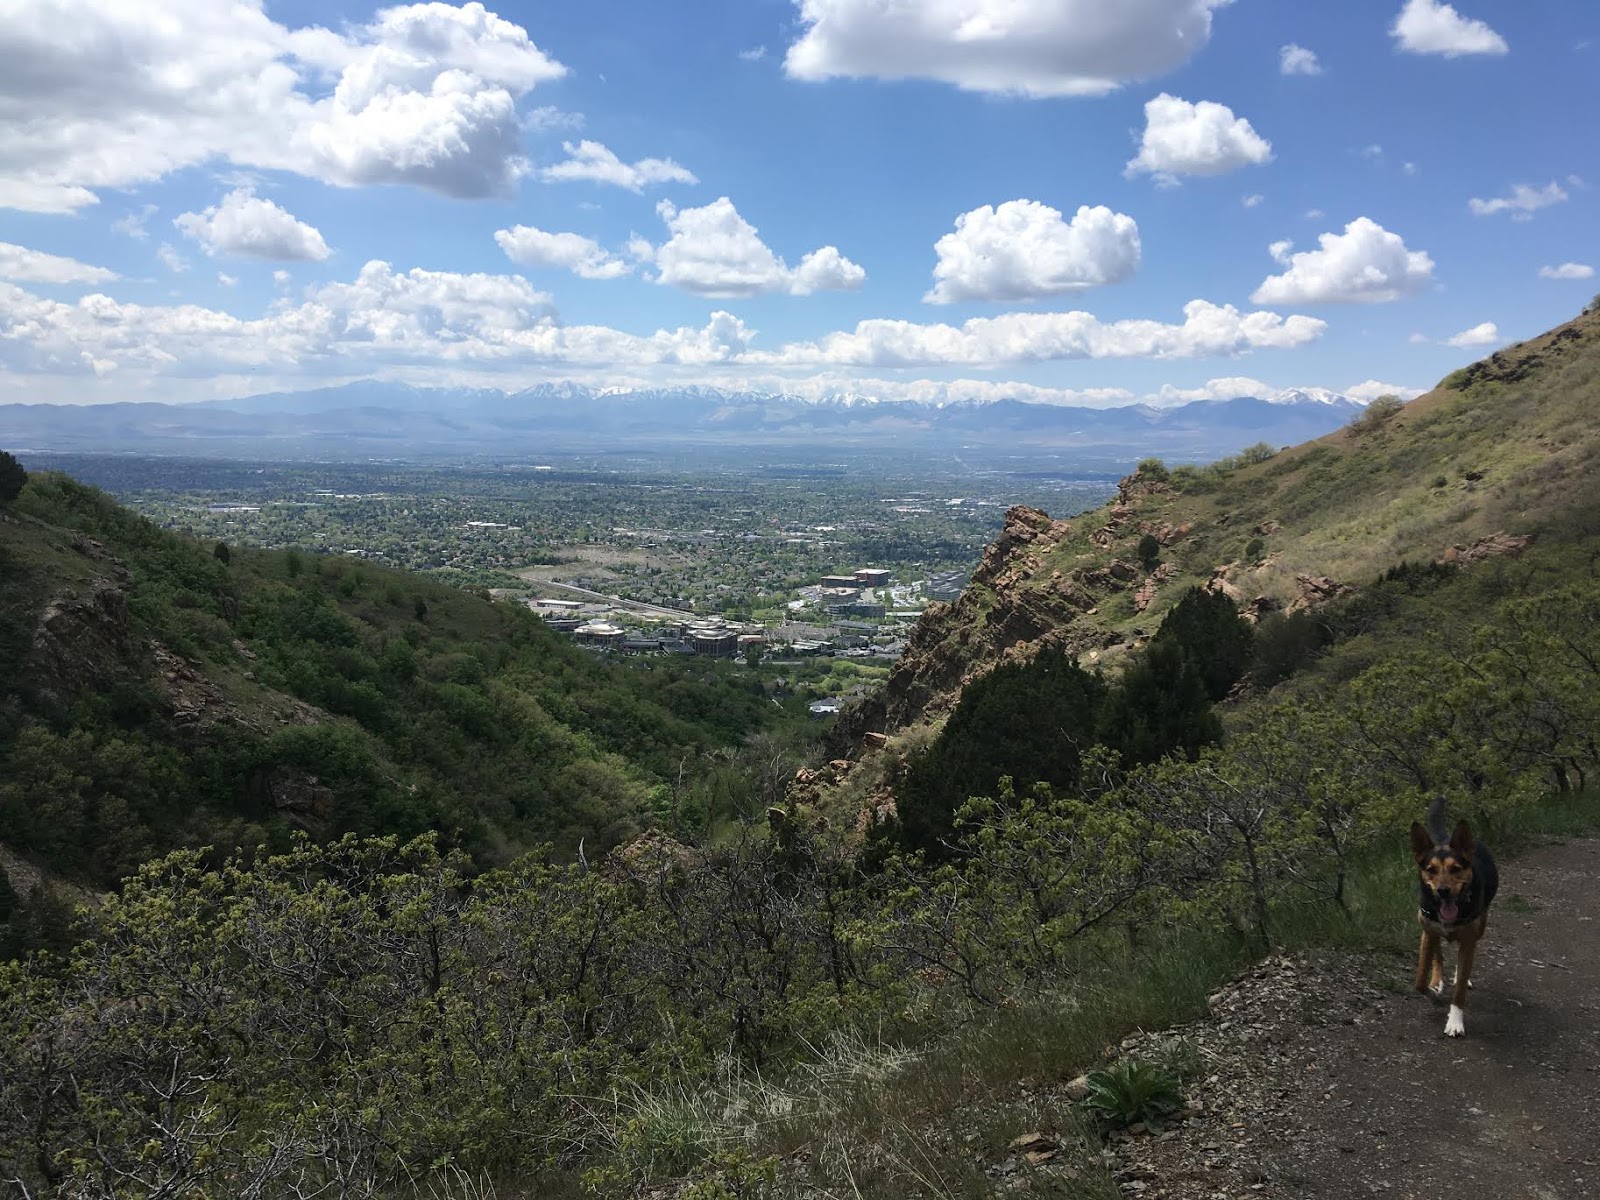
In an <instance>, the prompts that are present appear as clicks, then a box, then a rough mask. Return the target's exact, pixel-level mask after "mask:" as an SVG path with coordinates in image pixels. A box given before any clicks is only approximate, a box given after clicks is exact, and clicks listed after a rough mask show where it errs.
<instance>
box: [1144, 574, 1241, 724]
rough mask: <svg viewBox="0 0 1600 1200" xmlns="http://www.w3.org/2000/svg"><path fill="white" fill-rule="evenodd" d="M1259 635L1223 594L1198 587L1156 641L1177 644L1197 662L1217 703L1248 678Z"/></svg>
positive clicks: (1164, 624) (1165, 622) (1174, 610)
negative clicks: (1256, 639)
mask: <svg viewBox="0 0 1600 1200" xmlns="http://www.w3.org/2000/svg"><path fill="white" fill-rule="evenodd" d="M1254 636H1255V633H1254V630H1253V629H1252V628H1251V626H1250V622H1248V621H1246V620H1245V619H1244V618H1243V617H1241V616H1240V615H1239V610H1238V609H1237V608H1235V607H1234V606H1233V601H1232V600H1230V599H1228V597H1227V596H1225V595H1223V594H1222V593H1221V592H1212V591H1208V590H1206V589H1205V588H1199V587H1194V588H1190V589H1189V590H1188V591H1187V592H1185V593H1184V595H1183V598H1182V599H1181V600H1179V601H1178V603H1177V604H1176V605H1174V606H1173V608H1172V611H1171V612H1169V613H1168V614H1167V616H1166V619H1165V620H1163V621H1162V622H1161V628H1160V629H1158V630H1156V636H1155V638H1154V639H1153V641H1155V642H1171V643H1174V644H1175V645H1177V646H1178V647H1179V648H1180V649H1181V650H1182V651H1183V652H1184V653H1185V654H1186V655H1187V656H1188V657H1189V659H1190V661H1191V662H1193V663H1194V665H1195V668H1196V669H1197V670H1198V671H1199V673H1200V678H1201V680H1202V682H1203V683H1204V684H1205V691H1206V695H1207V696H1209V697H1210V698H1211V700H1212V701H1213V702H1215V701H1218V700H1221V699H1222V698H1223V697H1224V696H1226V695H1227V694H1228V693H1229V692H1230V691H1232V690H1233V685H1234V684H1236V683H1238V682H1239V680H1240V679H1242V678H1244V673H1245V670H1246V669H1247V668H1248V667H1249V665H1250V651H1251V644H1252V641H1253V639H1254Z"/></svg>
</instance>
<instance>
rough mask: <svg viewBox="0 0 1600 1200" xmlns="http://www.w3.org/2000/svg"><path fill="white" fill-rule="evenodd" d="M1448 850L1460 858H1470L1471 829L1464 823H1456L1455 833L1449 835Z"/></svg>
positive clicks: (1471, 847) (1471, 848)
mask: <svg viewBox="0 0 1600 1200" xmlns="http://www.w3.org/2000/svg"><path fill="white" fill-rule="evenodd" d="M1450 849H1452V850H1454V851H1455V852H1456V853H1457V854H1459V855H1461V857H1462V858H1468V859H1470V858H1471V857H1472V850H1473V846H1472V827H1471V826H1469V825H1468V824H1467V823H1466V822H1465V821H1457V822H1456V831H1455V832H1454V833H1452V834H1451V835H1450Z"/></svg>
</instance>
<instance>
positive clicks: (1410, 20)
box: [1389, 0, 1511, 58]
mask: <svg viewBox="0 0 1600 1200" xmlns="http://www.w3.org/2000/svg"><path fill="white" fill-rule="evenodd" d="M1389 33H1390V35H1391V36H1392V37H1393V38H1394V39H1395V41H1396V42H1397V43H1398V44H1399V48H1400V49H1401V50H1404V51H1406V52H1407V53H1409V54H1442V55H1444V56H1445V57H1446V58H1459V57H1461V56H1462V55H1464V54H1505V53H1507V52H1508V51H1509V50H1510V49H1511V47H1509V46H1507V45H1506V40H1505V38H1503V37H1501V36H1500V35H1499V34H1498V33H1496V32H1495V31H1494V30H1493V29H1490V28H1489V26H1488V25H1487V24H1485V23H1484V22H1483V21H1479V20H1477V19H1475V18H1472V17H1464V16H1462V15H1461V14H1460V13H1458V12H1457V11H1456V10H1455V8H1454V7H1452V6H1451V5H1449V4H1443V3H1441V2H1440V0H1406V5H1405V7H1404V8H1402V9H1401V10H1400V15H1399V16H1398V17H1396V18H1395V19H1394V24H1393V25H1392V26H1390V29H1389Z"/></svg>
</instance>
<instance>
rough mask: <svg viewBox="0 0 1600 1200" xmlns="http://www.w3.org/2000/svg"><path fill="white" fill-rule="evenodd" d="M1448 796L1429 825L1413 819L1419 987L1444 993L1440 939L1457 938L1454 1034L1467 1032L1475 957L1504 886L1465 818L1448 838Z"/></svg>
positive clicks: (1449, 1030)
mask: <svg viewBox="0 0 1600 1200" xmlns="http://www.w3.org/2000/svg"><path fill="white" fill-rule="evenodd" d="M1444 828H1445V821H1444V800H1443V799H1439V800H1435V801H1434V802H1433V807H1431V808H1430V809H1428V825H1427V828H1423V826H1422V823H1421V822H1420V821H1413V822H1412V823H1411V856H1412V857H1413V858H1415V859H1416V860H1417V870H1418V872H1419V873H1420V875H1421V878H1420V879H1419V880H1418V884H1417V892H1418V896H1417V921H1418V923H1419V924H1420V925H1421V926H1422V944H1421V945H1420V946H1419V947H1418V948H1417V991H1419V992H1432V993H1433V995H1435V996H1442V995H1443V994H1444V952H1443V948H1442V947H1441V946H1440V945H1439V941H1440V939H1441V938H1442V939H1444V940H1445V941H1448V942H1455V943H1457V946H1458V951H1457V956H1456V978H1455V988H1454V990H1453V992H1452V993H1451V996H1450V1018H1449V1020H1448V1021H1446V1022H1445V1027H1444V1031H1445V1034H1446V1036H1448V1037H1462V1036H1463V1035H1464V1034H1465V1033H1466V1032H1467V1025H1466V1010H1467V988H1468V987H1469V986H1470V984H1469V982H1468V979H1469V977H1470V976H1471V974H1472V960H1473V957H1474V956H1475V955H1476V953H1477V950H1478V939H1479V938H1481V937H1483V931H1484V927H1485V926H1486V925H1487V924H1488V921H1489V904H1490V903H1491V902H1492V901H1493V900H1494V894H1495V891H1496V890H1497V889H1498V888H1499V886H1500V874H1499V872H1498V871H1497V870H1496V869H1495V865H1494V856H1493V855H1492V854H1490V853H1489V851H1488V849H1487V848H1486V847H1485V846H1484V845H1483V844H1482V843H1481V842H1476V841H1474V840H1473V837H1472V830H1471V829H1470V828H1469V827H1468V826H1467V823H1466V822H1465V821H1458V822H1456V828H1455V832H1454V833H1452V834H1450V836H1449V838H1448V840H1447V839H1446V838H1445V832H1444Z"/></svg>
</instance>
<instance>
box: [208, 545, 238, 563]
mask: <svg viewBox="0 0 1600 1200" xmlns="http://www.w3.org/2000/svg"><path fill="white" fill-rule="evenodd" d="M211 556H212V557H213V558H215V559H216V560H217V561H218V562H219V563H221V564H222V565H223V566H227V565H228V563H229V562H231V561H232V560H233V551H232V550H229V549H228V543H227V542H218V543H217V546H216V549H214V550H213V551H212V552H211Z"/></svg>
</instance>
